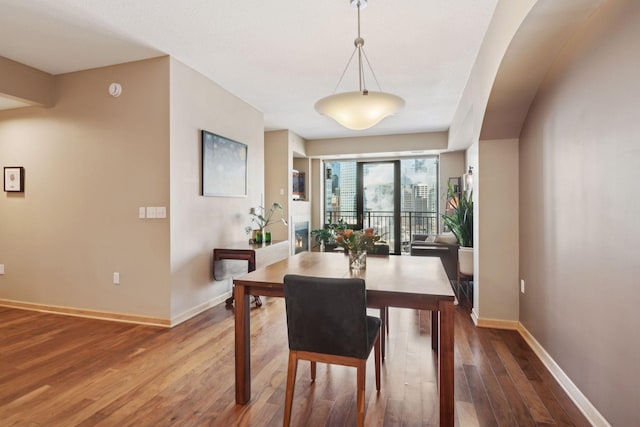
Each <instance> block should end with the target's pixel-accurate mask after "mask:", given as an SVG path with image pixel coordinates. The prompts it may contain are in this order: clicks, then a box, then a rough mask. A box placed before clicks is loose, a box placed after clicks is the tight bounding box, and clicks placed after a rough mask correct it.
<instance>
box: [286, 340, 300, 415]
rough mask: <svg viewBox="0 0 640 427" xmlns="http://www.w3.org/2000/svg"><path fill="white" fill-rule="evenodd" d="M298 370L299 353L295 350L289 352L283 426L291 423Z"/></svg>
mask: <svg viewBox="0 0 640 427" xmlns="http://www.w3.org/2000/svg"><path fill="white" fill-rule="evenodd" d="M297 370H298V354H297V353H296V352H295V351H290V352H289V368H288V369H287V390H286V393H285V400H284V420H283V422H282V425H283V427H289V425H290V424H291V407H292V405H293V391H294V388H295V385H296V371H297Z"/></svg>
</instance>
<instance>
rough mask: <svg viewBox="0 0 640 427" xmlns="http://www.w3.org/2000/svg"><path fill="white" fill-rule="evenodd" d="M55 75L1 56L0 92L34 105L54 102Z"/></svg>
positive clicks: (48, 105) (51, 104)
mask: <svg viewBox="0 0 640 427" xmlns="http://www.w3.org/2000/svg"><path fill="white" fill-rule="evenodd" d="M54 90H55V86H54V77H53V76H52V75H51V74H47V73H44V72H42V71H40V70H36V69H35V68H31V67H27V66H26V65H23V64H20V63H18V62H15V61H12V60H10V59H7V58H4V57H2V56H0V94H1V95H6V96H8V97H10V98H13V99H19V100H21V101H25V102H27V103H29V104H32V105H39V106H45V107H51V106H53V104H54V98H55V95H54Z"/></svg>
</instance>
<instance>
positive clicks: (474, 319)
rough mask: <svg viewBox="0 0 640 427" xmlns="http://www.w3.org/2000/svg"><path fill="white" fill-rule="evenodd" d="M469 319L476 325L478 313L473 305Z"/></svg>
mask: <svg viewBox="0 0 640 427" xmlns="http://www.w3.org/2000/svg"><path fill="white" fill-rule="evenodd" d="M471 320H473V324H474V325H476V326H478V313H477V312H476V309H475V307H474V308H473V309H471Z"/></svg>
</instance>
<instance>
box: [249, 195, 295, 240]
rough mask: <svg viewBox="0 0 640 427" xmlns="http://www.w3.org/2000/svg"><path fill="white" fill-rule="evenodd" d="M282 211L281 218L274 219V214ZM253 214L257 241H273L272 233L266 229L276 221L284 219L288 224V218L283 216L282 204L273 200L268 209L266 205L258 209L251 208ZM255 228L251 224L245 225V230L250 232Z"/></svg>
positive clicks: (252, 220) (283, 221) (252, 219)
mask: <svg viewBox="0 0 640 427" xmlns="http://www.w3.org/2000/svg"><path fill="white" fill-rule="evenodd" d="M277 211H280V215H281V217H280V219H279V220H277V219H272V217H273V215H274V214H275V213H276V212H277ZM249 214H250V215H251V222H252V223H253V224H255V225H256V227H257V228H256V230H257V233H256V235H255V243H262V241H263V240H264V242H265V243H271V233H269V232H266V233H265V231H264V230H265V229H266V228H267V227H268V226H269V225H271V224H274V223H276V222H279V221H282V223H283V224H284V225H287V220H286V219H284V218H282V205H281V204H280V203H277V202H273V204H272V205H271V207H270V208H269V210H268V211H266V210H265V208H264V206H259V207H258V209H254V208H251V211H250V212H249ZM252 230H253V228H252V227H251V226H247V227H245V231H246V232H247V234H249V233H250V232H251V231H252Z"/></svg>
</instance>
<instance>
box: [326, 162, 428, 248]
mask: <svg viewBox="0 0 640 427" xmlns="http://www.w3.org/2000/svg"><path fill="white" fill-rule="evenodd" d="M359 173H360V178H358V176H359V175H358V174H359ZM324 177H325V197H324V201H325V203H324V218H325V222H331V223H335V222H337V221H338V220H340V219H342V220H344V221H345V222H347V223H348V224H350V225H352V226H354V227H374V228H375V229H376V230H377V231H378V232H380V233H381V234H383V235H384V236H385V239H386V240H390V242H389V243H390V246H391V251H392V252H395V253H398V252H399V251H402V252H408V251H409V245H410V242H411V239H412V235H413V234H433V233H436V232H437V230H438V200H439V198H438V193H439V192H438V158H437V157H424V158H412V159H401V160H400V173H399V174H397V173H394V172H393V163H385V162H360V165H359V164H358V162H356V161H325V163H324ZM398 193H399V194H400V207H399V209H394V207H393V206H394V203H393V201H394V200H397V194H398ZM358 200H361V201H362V202H361V203H358ZM397 224H399V225H400V226H399V228H398V227H397ZM397 233H399V236H397V235H396V234H397ZM394 248H396V249H395V250H394Z"/></svg>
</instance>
